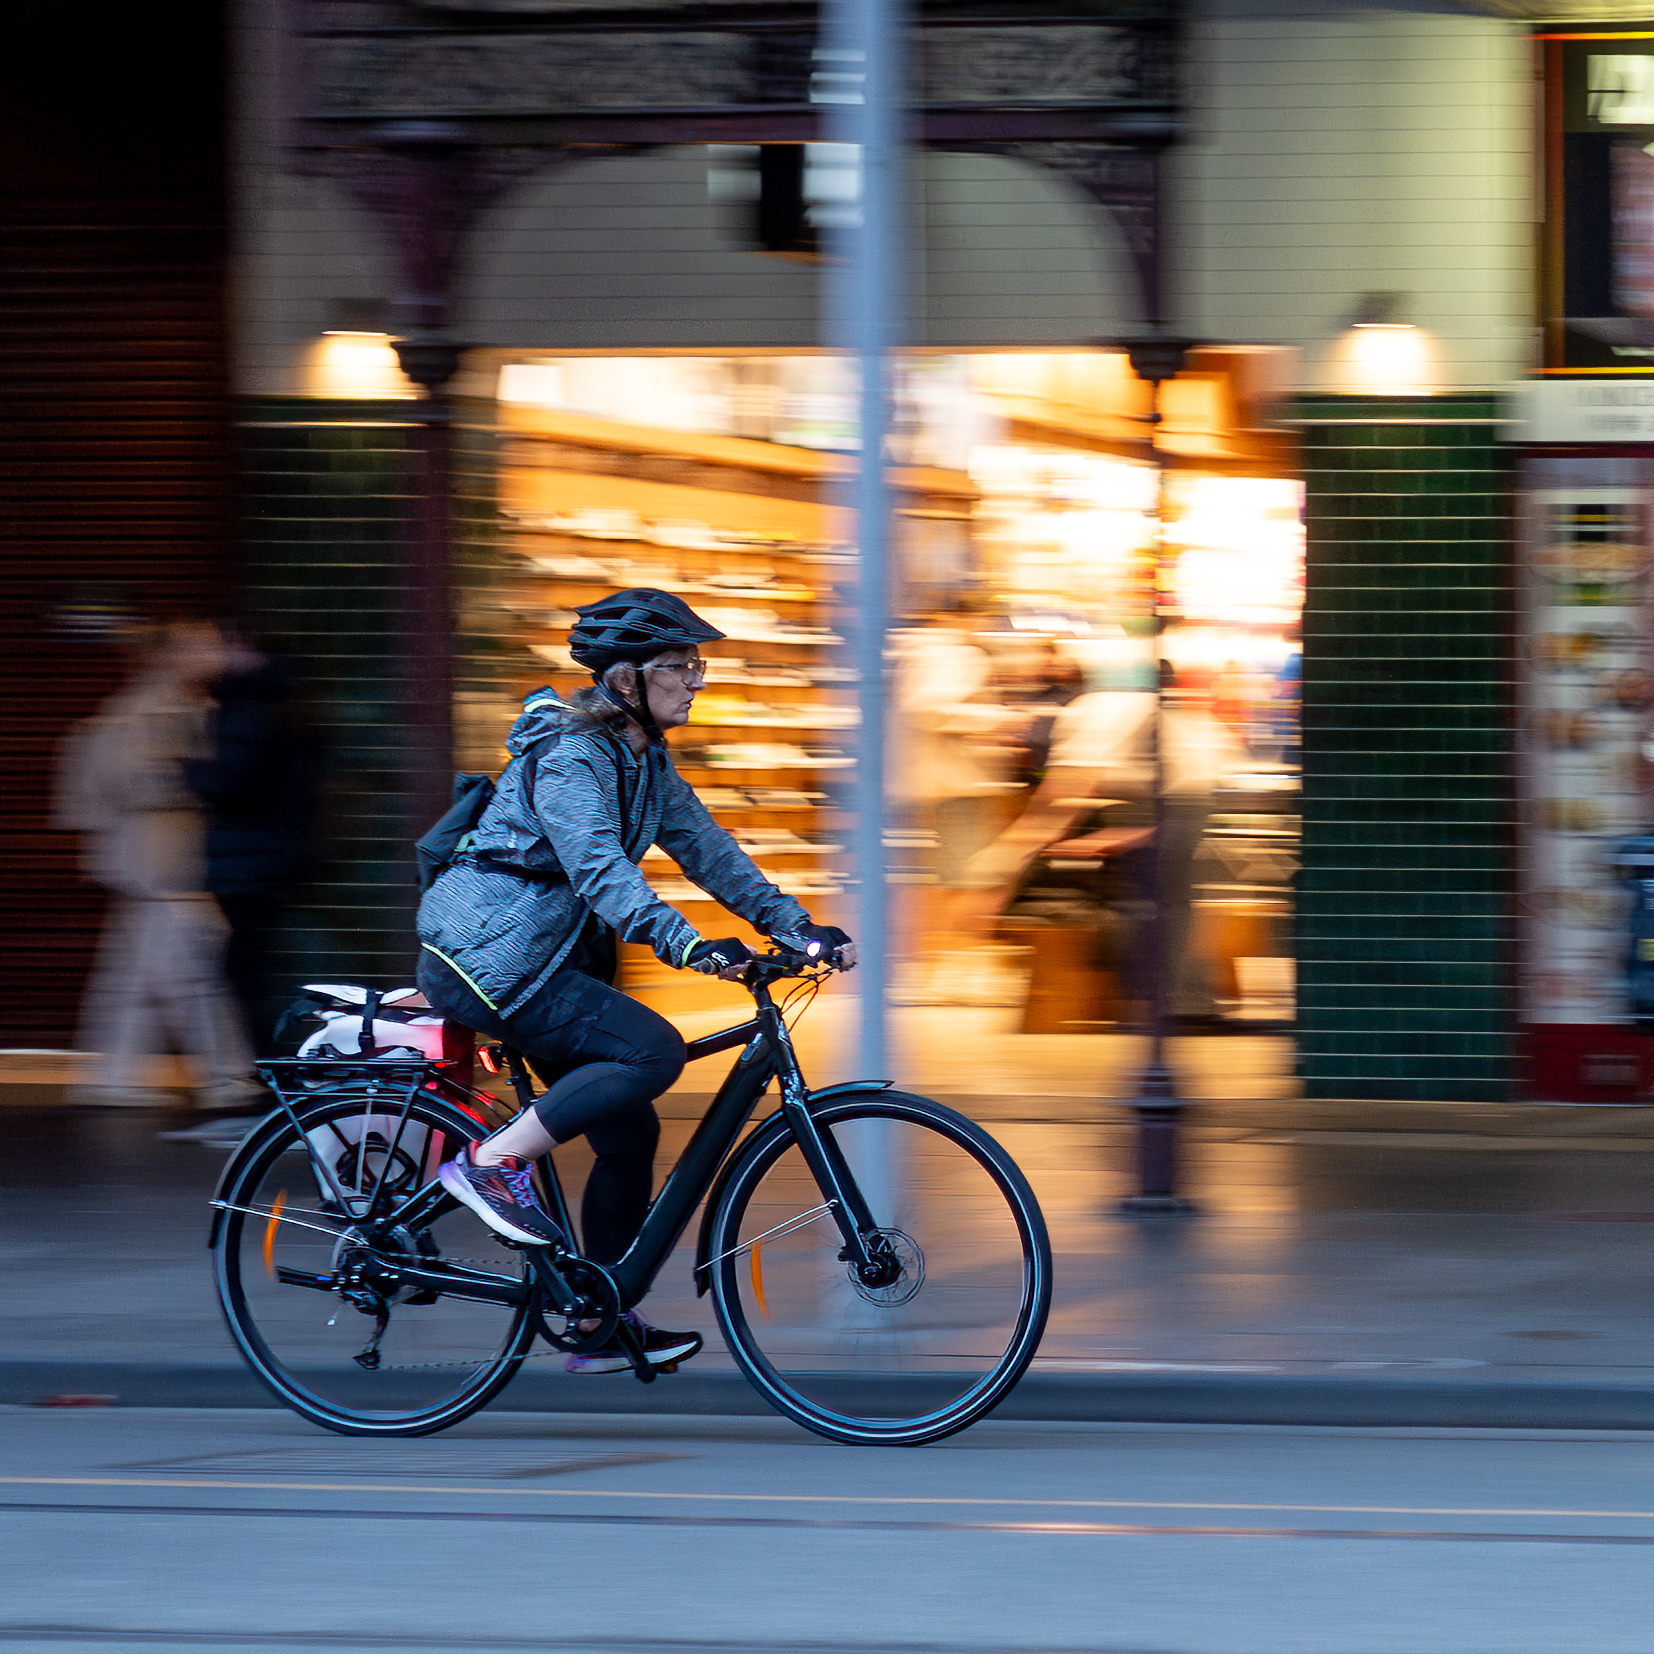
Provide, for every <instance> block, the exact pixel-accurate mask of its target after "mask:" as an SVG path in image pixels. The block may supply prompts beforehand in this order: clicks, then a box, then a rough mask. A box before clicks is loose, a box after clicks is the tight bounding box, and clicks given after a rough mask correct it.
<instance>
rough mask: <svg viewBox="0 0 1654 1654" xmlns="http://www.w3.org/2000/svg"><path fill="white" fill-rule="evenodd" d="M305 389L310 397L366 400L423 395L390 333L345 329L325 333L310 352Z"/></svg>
mask: <svg viewBox="0 0 1654 1654" xmlns="http://www.w3.org/2000/svg"><path fill="white" fill-rule="evenodd" d="M304 389H305V394H306V395H307V396H331V397H340V398H349V399H351V400H353V401H364V402H366V401H383V400H387V399H388V400H394V401H407V400H411V399H412V398H415V397H417V396H418V395H419V387H418V386H417V385H416V384H415V383H414V382H413V380H411V379H410V378H408V376H407V375H406V374H405V373H403V371H402V364H401V363H400V362H398V361H397V359H396V350H395V347H394V346H393V345H392V344H391V340H390V335H389V334H388V333H356V332H350V331H346V330H343V329H340V330H336V331H335V330H330V331H328V332H326V333H324V334H323V335H322V336H321V338H319V339H318V340H317V341H316V342H315V343H314V344H313V345H312V346H311V347H310V349H309V351H308V352H307V353H306V359H305V364H304Z"/></svg>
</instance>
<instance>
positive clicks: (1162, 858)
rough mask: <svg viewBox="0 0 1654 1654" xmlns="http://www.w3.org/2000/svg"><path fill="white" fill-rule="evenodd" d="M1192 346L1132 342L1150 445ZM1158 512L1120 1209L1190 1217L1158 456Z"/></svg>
mask: <svg viewBox="0 0 1654 1654" xmlns="http://www.w3.org/2000/svg"><path fill="white" fill-rule="evenodd" d="M1189 343H1190V342H1189V341H1188V340H1186V339H1173V338H1168V337H1160V338H1151V339H1144V340H1141V341H1139V342H1136V343H1132V344H1128V345H1127V347H1126V353H1127V356H1128V357H1129V359H1130V361H1131V369H1132V372H1133V373H1135V374H1136V375H1137V377H1138V378H1139V379H1143V380H1146V381H1147V382H1148V385H1149V388H1150V395H1151V397H1152V403H1151V408H1150V413H1149V432H1150V441H1151V443H1152V441H1153V434H1154V432H1155V431H1156V430H1157V429H1158V427H1159V424H1160V419H1161V413H1160V387H1161V386H1162V385H1163V384H1164V383H1165V381H1166V380H1168V379H1175V378H1176V377H1177V375H1178V374H1179V373H1181V372H1182V371H1183V365H1184V363H1185V362H1186V361H1187V359H1188V354H1189ZM1155 466H1156V478H1155V511H1154V579H1153V581H1152V582H1151V584H1150V612H1151V614H1152V616H1153V624H1152V628H1151V632H1150V636H1151V637H1152V639H1153V649H1154V712H1153V715H1152V717H1151V720H1150V727H1151V730H1152V736H1151V739H1152V741H1153V749H1154V759H1153V777H1154V779H1153V787H1154V799H1153V808H1154V862H1153V867H1154V913H1153V917H1152V918H1151V920H1150V922H1149V937H1148V957H1149V1052H1148V1059H1147V1061H1146V1062H1145V1063H1144V1064H1143V1067H1142V1070H1141V1071H1140V1072H1139V1074H1138V1076H1137V1093H1136V1095H1135V1096H1134V1097H1133V1098H1132V1100H1131V1107H1132V1109H1133V1110H1134V1111H1135V1113H1136V1115H1137V1193H1136V1194H1134V1195H1127V1196H1126V1198H1125V1199H1124V1200H1122V1201H1121V1202H1120V1206H1119V1210H1120V1211H1121V1212H1122V1213H1124V1214H1126V1215H1128V1216H1139V1217H1140V1216H1144V1215H1153V1214H1160V1215H1170V1216H1176V1215H1179V1214H1187V1213H1190V1212H1193V1211H1194V1209H1195V1208H1194V1205H1193V1203H1192V1202H1191V1201H1188V1200H1185V1199H1183V1197H1182V1196H1181V1195H1179V1194H1178V1192H1177V1149H1178V1127H1179V1117H1180V1115H1181V1113H1182V1109H1183V1098H1182V1097H1181V1096H1180V1095H1179V1094H1178V1090H1177V1081H1176V1078H1175V1077H1174V1075H1173V1074H1172V1071H1171V1068H1170V1066H1169V1065H1168V1063H1167V1061H1166V1028H1167V1023H1168V1021H1169V1019H1170V1016H1171V997H1172V960H1171V950H1170V947H1169V945H1168V943H1169V932H1170V926H1169V924H1168V920H1169V918H1170V911H1169V902H1168V900H1167V897H1168V888H1167V887H1168V883H1169V881H1168V879H1167V856H1166V853H1165V848H1166V696H1165V684H1164V682H1163V675H1164V666H1163V656H1162V638H1163V633H1164V630H1165V626H1164V622H1163V621H1162V619H1161V614H1160V573H1161V569H1162V568H1163V567H1164V563H1165V554H1166V467H1165V463H1164V461H1163V460H1161V459H1160V458H1159V456H1158V455H1157V456H1156V459H1155Z"/></svg>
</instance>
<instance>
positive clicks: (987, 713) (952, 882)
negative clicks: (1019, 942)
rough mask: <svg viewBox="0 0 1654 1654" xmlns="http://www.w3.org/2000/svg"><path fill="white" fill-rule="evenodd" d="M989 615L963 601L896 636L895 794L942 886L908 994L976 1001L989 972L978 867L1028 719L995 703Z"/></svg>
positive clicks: (890, 767)
mask: <svg viewBox="0 0 1654 1654" xmlns="http://www.w3.org/2000/svg"><path fill="white" fill-rule="evenodd" d="M987 619H988V617H987V616H985V615H983V614H981V613H980V612H978V611H976V610H974V609H972V608H970V607H969V606H967V605H966V604H964V603H960V604H956V605H955V606H953V607H951V608H947V609H942V610H939V611H938V612H937V613H936V614H935V615H934V616H933V618H932V622H931V624H930V625H928V626H925V627H920V628H915V629H913V630H911V631H904V632H901V633H898V634H897V635H896V637H895V640H894V641H895V645H896V648H895V655H896V677H895V684H894V688H893V691H892V694H891V714H890V720H889V726H890V754H889V760H888V764H887V768H886V774H887V776H888V787H887V791H888V794H889V798H890V801H891V804H892V805H893V806H894V807H895V813H896V816H897V820H898V823H899V824H900V825H901V827H902V828H904V829H905V830H906V831H910V832H911V831H920V832H927V833H929V834H930V835H932V837H933V841H934V843H935V847H936V848H935V858H934V862H933V867H934V877H935V882H936V885H937V886H938V887H939V892H938V900H937V903H936V907H935V910H934V913H933V915H932V923H931V926H930V933H929V935H928V937H927V938H926V942H927V950H926V951H927V955H928V957H927V959H926V960H925V962H924V965H925V968H924V970H923V973H922V978H921V979H920V980H919V981H916V982H914V983H911V984H910V985H909V986H908V987H907V988H905V989H904V990H903V997H904V998H911V999H914V1000H920V1001H932V1002H942V1003H946V1002H950V1001H954V1000H961V1001H968V1000H970V999H971V998H973V997H974V995H975V993H976V991H977V988H978V982H977V977H978V975H979V973H980V972H981V970H982V969H983V961H981V960H980V959H978V958H977V957H976V948H977V944H978V943H979V942H980V940H981V935H980V926H979V925H978V924H977V923H975V922H974V921H975V914H976V910H977V908H978V907H979V906H980V905H981V895H980V889H981V882H982V881H981V880H980V879H979V878H978V877H977V876H976V875H975V874H974V873H973V871H972V869H971V863H972V859H973V858H974V857H975V856H976V855H977V854H978V853H979V852H980V851H981V850H983V849H984V848H985V847H986V846H988V845H989V844H991V843H993V841H994V838H995V836H996V834H997V833H998V831H999V809H1000V801H1001V799H1002V797H1003V794H1004V790H1005V788H1006V786H1007V784H1008V783H1007V777H1008V775H1009V773H1010V768H1011V763H1012V759H1013V757H1014V754H1015V751H1016V749H1015V748H1014V747H1013V746H1012V745H1011V744H1009V743H1007V741H1006V740H1005V739H1004V736H1005V734H1006V732H1008V731H1011V730H1015V729H1020V728H1021V727H1022V725H1023V724H1025V723H1026V722H1027V721H1028V714H1026V713H1024V712H1020V711H1018V710H1016V709H1014V708H1010V707H1007V706H1003V705H1000V704H999V703H998V702H997V701H995V700H990V699H988V693H989V690H990V687H991V685H992V678H993V663H992V661H991V660H990V659H989V656H988V652H987V651H986V650H985V649H983V648H982V647H981V646H980V645H979V644H978V643H977V642H976V641H975V639H976V635H977V633H978V632H979V631H980V630H981V629H982V628H983V626H984V625H985V624H986V622H987Z"/></svg>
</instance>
